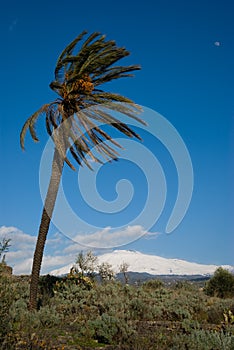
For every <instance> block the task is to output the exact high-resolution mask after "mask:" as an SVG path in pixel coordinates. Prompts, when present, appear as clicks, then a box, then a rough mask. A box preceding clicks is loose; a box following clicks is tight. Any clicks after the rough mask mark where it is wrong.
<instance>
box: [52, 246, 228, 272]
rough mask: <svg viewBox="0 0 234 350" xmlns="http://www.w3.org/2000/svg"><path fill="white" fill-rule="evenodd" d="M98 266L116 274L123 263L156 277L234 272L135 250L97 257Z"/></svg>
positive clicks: (131, 269) (56, 270)
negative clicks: (104, 264)
mask: <svg viewBox="0 0 234 350" xmlns="http://www.w3.org/2000/svg"><path fill="white" fill-rule="evenodd" d="M97 258H98V264H101V263H104V262H107V263H109V264H110V265H111V266H112V269H113V270H114V272H115V273H118V272H119V271H120V265H121V264H122V263H126V264H128V271H129V272H138V273H148V274H150V275H152V276H156V275H188V276H193V275H203V276H206V275H213V273H214V272H215V270H216V269H217V268H218V267H220V266H221V267H223V268H225V269H227V270H229V271H234V267H233V266H231V265H212V264H209V265H208V264H199V263H195V262H189V261H186V260H182V259H177V258H163V257H160V256H157V255H150V254H144V253H141V252H139V251H135V250H114V251H113V252H111V253H105V254H102V255H99V256H97ZM74 265H75V264H69V265H66V266H63V267H61V268H59V269H55V270H53V271H51V272H50V274H51V275H54V276H61V275H65V274H67V273H69V271H70V268H71V267H72V266H74Z"/></svg>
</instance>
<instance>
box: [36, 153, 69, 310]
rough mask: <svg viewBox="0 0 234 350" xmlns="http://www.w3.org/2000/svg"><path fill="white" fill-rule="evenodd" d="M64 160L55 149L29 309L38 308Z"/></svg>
mask: <svg viewBox="0 0 234 350" xmlns="http://www.w3.org/2000/svg"><path fill="white" fill-rule="evenodd" d="M63 165H64V160H63V159H62V158H61V157H60V155H59V153H58V151H57V150H56V149H55V151H54V158H53V163H52V172H51V177H50V183H49V187H48V191H47V194H46V199H45V203H44V208H43V212H42V217H41V223H40V228H39V232H38V237H37V244H36V248H35V252H34V258H33V266H32V273H31V282H30V297H29V309H30V310H33V309H36V308H37V293H38V283H39V275H40V270H41V263H42V258H43V252H44V247H45V242H46V237H47V233H48V231H49V226H50V221H51V217H52V214H53V210H54V207H55V202H56V197H57V193H58V189H59V184H60V180H61V176H62V171H63Z"/></svg>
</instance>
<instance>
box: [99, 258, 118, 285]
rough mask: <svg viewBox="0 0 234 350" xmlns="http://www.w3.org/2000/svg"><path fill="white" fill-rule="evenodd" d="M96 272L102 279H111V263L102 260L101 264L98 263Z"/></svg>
mask: <svg viewBox="0 0 234 350" xmlns="http://www.w3.org/2000/svg"><path fill="white" fill-rule="evenodd" d="M98 273H99V275H100V277H101V279H102V281H111V280H114V278H115V273H114V271H113V268H112V265H111V264H109V263H108V262H103V263H102V264H100V265H98Z"/></svg>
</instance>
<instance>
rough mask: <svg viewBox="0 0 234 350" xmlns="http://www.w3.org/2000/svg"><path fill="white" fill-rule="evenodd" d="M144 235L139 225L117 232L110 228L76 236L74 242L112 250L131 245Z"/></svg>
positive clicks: (144, 232)
mask: <svg viewBox="0 0 234 350" xmlns="http://www.w3.org/2000/svg"><path fill="white" fill-rule="evenodd" d="M144 234H146V231H145V230H144V228H143V227H142V226H140V225H135V226H128V227H126V228H125V229H122V230H119V231H112V228H111V227H109V226H108V227H105V228H104V229H103V230H100V231H97V232H94V233H91V234H78V235H77V236H76V237H75V238H74V240H75V241H76V242H79V243H80V244H82V245H84V246H85V245H86V246H89V247H93V248H114V247H118V246H121V245H125V244H126V243H131V242H133V241H135V240H136V239H138V238H139V237H142V236H143V235H144Z"/></svg>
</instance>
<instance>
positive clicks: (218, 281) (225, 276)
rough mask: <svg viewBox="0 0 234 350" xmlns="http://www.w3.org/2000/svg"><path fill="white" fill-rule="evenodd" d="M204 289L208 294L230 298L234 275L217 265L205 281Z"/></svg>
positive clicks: (233, 295) (233, 293) (232, 290)
mask: <svg viewBox="0 0 234 350" xmlns="http://www.w3.org/2000/svg"><path fill="white" fill-rule="evenodd" d="M204 291H205V293H206V294H207V295H209V296H216V297H218V298H232V297H234V276H233V275H232V274H231V272H229V271H227V270H225V269H223V268H222V267H219V268H218V269H217V270H216V271H215V273H214V276H213V277H211V279H210V280H209V281H208V282H207V284H206V286H205V288H204Z"/></svg>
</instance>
